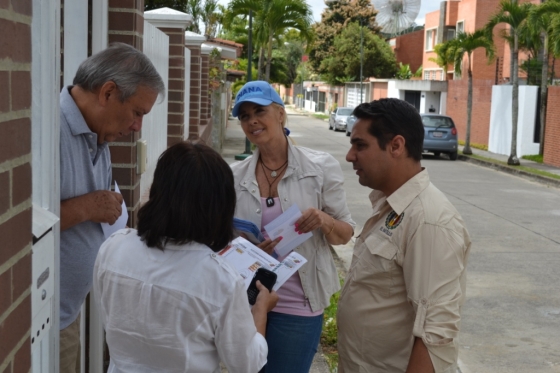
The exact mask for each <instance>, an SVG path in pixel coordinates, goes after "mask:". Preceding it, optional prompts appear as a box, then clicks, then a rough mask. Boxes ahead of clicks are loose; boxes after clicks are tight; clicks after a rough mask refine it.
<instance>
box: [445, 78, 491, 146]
mask: <svg viewBox="0 0 560 373" xmlns="http://www.w3.org/2000/svg"><path fill="white" fill-rule="evenodd" d="M493 84H494V81H492V80H477V79H473V109H472V117H471V144H482V145H488V136H489V132H490V110H491V107H492V85H493ZM467 95H468V81H467V79H461V80H449V81H448V86H447V115H449V116H450V117H451V118H453V121H454V122H455V125H456V126H457V131H458V132H459V139H460V140H463V141H464V140H465V137H466V133H467Z"/></svg>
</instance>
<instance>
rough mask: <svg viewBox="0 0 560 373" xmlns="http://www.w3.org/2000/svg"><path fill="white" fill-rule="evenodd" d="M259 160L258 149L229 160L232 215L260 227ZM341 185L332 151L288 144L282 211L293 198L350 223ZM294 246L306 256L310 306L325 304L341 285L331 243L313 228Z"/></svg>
mask: <svg viewBox="0 0 560 373" xmlns="http://www.w3.org/2000/svg"><path fill="white" fill-rule="evenodd" d="M258 159H259V151H258V149H257V151H256V152H255V154H254V155H253V156H251V157H249V158H247V159H246V160H244V161H242V162H236V163H234V164H232V165H231V168H232V170H233V176H234V178H235V191H236V193H237V206H236V211H235V216H236V217H239V218H241V219H246V220H250V221H252V222H253V223H255V224H256V225H257V226H258V227H259V228H260V227H261V219H262V213H261V195H260V191H259V186H258V184H257V179H256V176H255V168H256V166H257V161H258ZM343 184H344V176H343V175H342V169H341V168H340V164H339V163H338V161H337V160H336V159H335V158H334V157H333V156H331V155H330V154H328V153H325V152H321V151H317V150H312V149H308V148H303V147H299V146H294V145H292V144H289V143H288V167H287V169H286V172H285V174H284V176H283V177H282V180H280V182H279V184H278V195H279V198H280V202H281V204H282V211H285V210H286V209H288V208H289V207H290V206H292V205H293V204H294V203H295V204H297V205H298V207H299V209H300V210H301V211H302V212H303V211H304V210H306V209H308V208H310V207H314V208H316V209H319V210H322V211H324V212H326V213H327V214H328V215H330V216H332V217H333V218H335V219H336V220H340V221H343V222H346V223H348V224H350V225H351V226H352V228H354V227H355V226H356V223H354V221H353V220H352V218H351V216H350V210H348V206H347V205H346V193H345V191H344V188H343ZM296 251H297V252H298V253H300V254H301V255H303V256H304V257H305V258H306V259H307V263H306V264H305V265H304V266H303V267H301V268H300V269H299V275H300V278H301V283H302V285H303V291H304V293H305V296H306V298H307V299H308V301H309V303H310V305H311V309H312V310H313V311H317V310H320V309H322V308H325V307H327V306H328V305H329V301H330V297H331V295H332V294H334V293H336V292H337V291H338V290H339V289H340V283H339V280H338V275H337V271H336V267H335V264H334V261H333V258H332V255H331V251H330V245H329V243H328V241H327V239H326V237H325V235H324V234H323V232H322V231H321V229H316V230H315V231H313V237H311V238H310V239H309V240H307V241H305V242H304V243H303V244H302V245H300V246H299V247H298V248H297V249H296Z"/></svg>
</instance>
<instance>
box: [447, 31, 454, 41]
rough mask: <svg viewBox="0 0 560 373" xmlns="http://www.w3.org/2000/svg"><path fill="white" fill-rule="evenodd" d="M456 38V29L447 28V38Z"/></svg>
mask: <svg viewBox="0 0 560 373" xmlns="http://www.w3.org/2000/svg"><path fill="white" fill-rule="evenodd" d="M453 39H455V30H453V29H449V30H447V40H453Z"/></svg>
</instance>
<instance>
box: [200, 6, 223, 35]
mask: <svg viewBox="0 0 560 373" xmlns="http://www.w3.org/2000/svg"><path fill="white" fill-rule="evenodd" d="M221 18H222V14H221V12H220V8H219V7H218V0H206V1H205V2H204V6H203V7H202V20H203V22H204V34H205V35H208V36H210V37H216V34H217V32H218V28H219V23H220V21H221Z"/></svg>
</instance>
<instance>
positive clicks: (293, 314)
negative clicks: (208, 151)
mask: <svg viewBox="0 0 560 373" xmlns="http://www.w3.org/2000/svg"><path fill="white" fill-rule="evenodd" d="M233 116H235V117H238V118H239V120H240V122H241V127H242V128H243V131H244V132H245V135H246V136H247V138H248V139H249V140H250V141H251V142H252V143H253V144H255V145H256V147H257V150H256V151H255V153H254V155H253V156H251V157H249V158H247V159H246V160H244V161H242V162H237V163H235V164H233V165H232V166H231V168H232V170H233V175H234V178H235V189H236V193H237V207H236V212H235V216H237V217H239V218H242V219H246V220H250V221H252V222H253V223H255V224H256V225H257V226H258V227H261V230H262V231H263V233H264V226H265V225H266V224H268V223H269V222H270V221H272V220H274V219H275V218H276V217H277V216H279V215H280V214H282V212H283V211H285V210H286V209H288V208H289V207H290V206H292V205H293V204H297V205H298V207H299V209H300V210H301V211H302V217H301V218H300V219H299V220H298V221H297V222H296V231H297V232H298V233H307V232H312V233H313V237H311V238H310V239H308V240H307V241H305V242H304V243H303V244H301V245H300V246H299V247H298V248H297V249H296V250H297V251H298V252H299V253H300V254H301V255H303V256H304V257H305V258H306V259H307V260H308V262H307V263H306V264H305V265H304V266H303V267H302V268H301V269H300V270H299V271H298V273H296V274H294V275H293V276H292V278H290V279H289V280H288V281H287V282H286V283H285V284H284V285H283V286H282V287H281V288H280V289H279V290H278V296H279V301H278V304H277V306H276V308H274V309H273V310H272V311H271V312H270V313H269V315H268V324H267V329H266V340H267V343H268V347H269V349H268V362H267V365H266V366H265V368H264V369H263V371H265V372H266V373H276V372H278V373H288V372H289V373H300V372H301V373H307V372H309V369H310V367H311V363H312V361H313V356H314V355H315V353H316V352H317V346H318V344H319V338H320V336H321V329H322V323H323V309H324V308H325V307H326V306H328V305H329V301H330V297H331V295H332V294H334V293H335V292H337V291H338V290H339V289H340V284H339V280H338V275H337V271H336V267H335V264H334V261H333V258H332V255H331V252H330V245H340V244H345V243H347V242H348V241H349V240H350V238H351V237H352V234H353V229H354V227H355V223H354V221H353V220H352V218H351V217H350V211H349V210H348V206H347V205H346V194H345V192H344V189H343V182H344V177H343V175H342V170H341V168H340V165H339V163H338V161H337V160H336V159H335V158H334V157H332V156H331V155H330V154H328V153H325V152H321V151H316V150H312V149H308V148H303V147H299V146H294V145H292V144H291V143H290V142H289V141H288V139H287V137H286V133H285V129H284V126H285V124H286V118H287V117H286V112H285V110H284V103H283V101H282V100H281V99H280V96H279V95H278V93H276V91H275V90H274V88H273V87H272V86H271V85H270V84H268V83H267V82H265V81H253V82H249V83H247V84H245V85H244V86H243V87H242V88H241V90H240V91H239V93H238V94H237V96H236V99H235V106H234V107H233ZM280 240H281V238H278V239H276V240H274V241H271V240H270V239H267V240H265V241H264V242H263V243H261V244H260V245H259V247H260V248H262V249H263V250H264V251H266V252H268V253H270V254H273V251H274V247H275V246H276V244H278V242H280ZM279 259H282V258H279Z"/></svg>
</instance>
